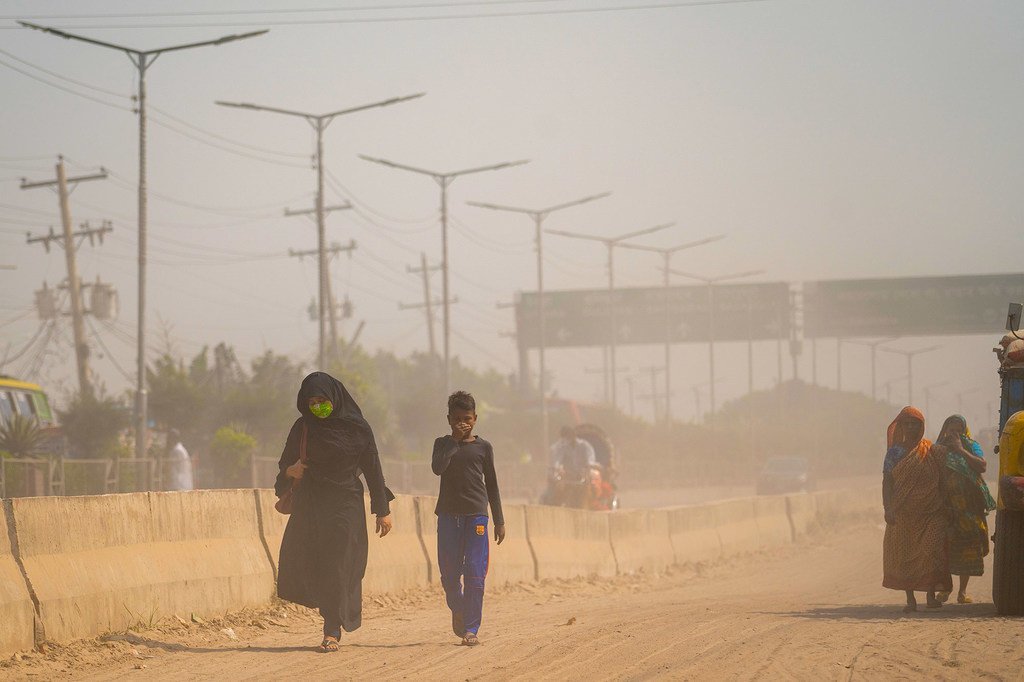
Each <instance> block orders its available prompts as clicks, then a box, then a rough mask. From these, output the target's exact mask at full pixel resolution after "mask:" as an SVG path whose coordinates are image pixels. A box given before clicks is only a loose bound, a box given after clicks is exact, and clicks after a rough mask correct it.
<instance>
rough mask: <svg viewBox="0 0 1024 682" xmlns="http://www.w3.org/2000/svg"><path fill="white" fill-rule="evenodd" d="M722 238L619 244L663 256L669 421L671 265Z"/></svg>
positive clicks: (669, 412) (668, 409)
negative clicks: (664, 245) (658, 244)
mask: <svg viewBox="0 0 1024 682" xmlns="http://www.w3.org/2000/svg"><path fill="white" fill-rule="evenodd" d="M721 239H725V235H724V234H720V235H715V236H714V237H706V238H704V239H698V240H696V241H692V242H687V243H686V244H678V245H676V246H670V247H668V248H658V247H656V246H644V245H642V244H619V246H621V247H622V248H624V249H635V250H637V251H649V252H651V253H658V254H661V258H662V274H663V275H664V278H663V280H662V284H663V286H664V288H665V416H666V417H667V421H668V422H669V423H671V422H672V336H673V334H672V322H671V319H672V317H671V312H672V303H671V300H670V297H669V292H670V291H671V287H672V284H671V280H670V275H671V272H670V270H671V266H672V255H673V254H674V253H677V252H679V251H684V250H686V249H692V248H693V247H695V246H701V245H703V244H710V243H711V242H717V241H719V240H721Z"/></svg>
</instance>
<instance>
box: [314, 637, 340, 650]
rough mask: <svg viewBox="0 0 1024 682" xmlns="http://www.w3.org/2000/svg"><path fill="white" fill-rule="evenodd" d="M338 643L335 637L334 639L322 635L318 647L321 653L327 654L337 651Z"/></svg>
mask: <svg viewBox="0 0 1024 682" xmlns="http://www.w3.org/2000/svg"><path fill="white" fill-rule="evenodd" d="M339 644H340V642H339V641H338V640H337V639H335V638H334V637H330V636H327V637H324V641H322V642H320V646H319V647H318V649H319V651H320V653H322V654H329V653H332V652H335V651H337V650H338V645H339Z"/></svg>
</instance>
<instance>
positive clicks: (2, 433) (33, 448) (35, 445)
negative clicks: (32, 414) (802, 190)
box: [0, 414, 44, 457]
mask: <svg viewBox="0 0 1024 682" xmlns="http://www.w3.org/2000/svg"><path fill="white" fill-rule="evenodd" d="M43 440H44V437H43V433H42V431H40V429H39V424H38V422H36V420H35V419H31V418H29V417H25V416H23V415H20V414H16V415H13V416H12V417H11V419H10V421H8V422H7V423H6V424H0V450H3V451H6V452H7V453H9V454H10V455H11V456H12V457H29V456H30V455H33V454H35V453H36V452H37V451H38V450H39V448H40V447H41V446H42V444H43Z"/></svg>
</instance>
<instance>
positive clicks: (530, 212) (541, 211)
mask: <svg viewBox="0 0 1024 682" xmlns="http://www.w3.org/2000/svg"><path fill="white" fill-rule="evenodd" d="M609 194H611V192H602V193H601V194H592V195H590V196H587V197H583V198H582V199H575V200H573V201H567V202H565V203H564V204H555V205H554V206H548V207H547V208H521V207H518V206H503V205H501V204H490V203H486V202H483V201H468V202H466V203H468V204H469V205H470V206H476V207H477V208H487V209H490V210H492V211H509V212H511V213H522V214H524V215H527V216H529V217H530V218H532V219H533V224H534V228H535V230H536V236H535V237H534V239H535V240H536V246H537V311H538V314H539V316H540V317H539V331H540V343H539V345H538V349H537V351H538V352H537V355H538V362H537V364H538V365H539V368H540V381H539V387H538V388H539V390H540V414H541V430H542V431H543V434H542V436H541V444H542V447H543V448H544V450H543V453H544V456H545V457H547V456H548V447H549V445H548V444H549V441H550V438H551V434H550V433H549V425H548V399H547V376H546V375H545V368H544V348H545V342H546V334H547V322H546V320H545V319H544V240H543V234H544V231H543V228H542V226H543V224H544V219H545V218H547V217H548V216H549V215H550V214H552V213H554V212H555V211H561V210H562V209H563V208H569V207H571V206H579V205H580V204H586V203H588V202H591V201H595V200H597V199H603V198H604V197H606V196H608V195H609Z"/></svg>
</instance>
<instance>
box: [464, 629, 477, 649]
mask: <svg viewBox="0 0 1024 682" xmlns="http://www.w3.org/2000/svg"><path fill="white" fill-rule="evenodd" d="M462 644H463V646H477V645H478V644H480V640H479V639H477V636H476V635H474V634H473V633H472V632H467V633H466V635H465V637H463V638H462Z"/></svg>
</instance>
